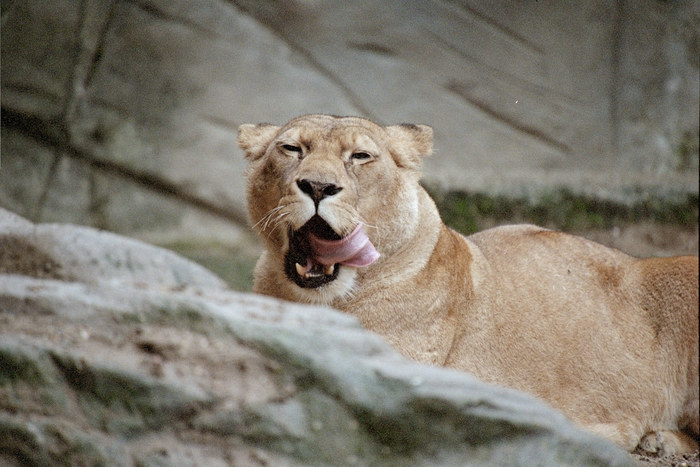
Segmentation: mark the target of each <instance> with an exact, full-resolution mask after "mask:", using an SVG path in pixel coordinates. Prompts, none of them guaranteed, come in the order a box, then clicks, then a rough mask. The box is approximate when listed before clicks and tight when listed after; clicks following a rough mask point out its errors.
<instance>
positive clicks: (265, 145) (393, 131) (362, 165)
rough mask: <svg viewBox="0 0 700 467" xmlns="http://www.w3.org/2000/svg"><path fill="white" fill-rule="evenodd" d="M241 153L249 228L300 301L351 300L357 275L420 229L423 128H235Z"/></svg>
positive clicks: (320, 123) (331, 124)
mask: <svg viewBox="0 0 700 467" xmlns="http://www.w3.org/2000/svg"><path fill="white" fill-rule="evenodd" d="M239 145H240V146H241V148H243V149H244V150H245V151H246V157H247V158H248V159H249V160H250V168H249V171H248V174H247V177H248V178H247V180H248V185H247V193H248V212H249V216H250V220H251V222H252V224H253V226H254V229H255V230H256V232H257V233H258V234H259V235H260V237H261V238H262V239H263V241H264V242H265V247H266V250H267V253H266V254H267V255H268V257H267V259H268V260H269V261H270V264H273V265H274V266H273V267H276V268H280V270H281V271H268V272H269V273H270V274H274V273H275V272H283V276H284V278H285V280H286V281H288V283H289V284H286V285H289V286H290V287H292V289H293V291H294V293H295V296H296V298H297V299H301V300H304V301H310V302H325V303H329V302H330V301H332V299H334V298H336V297H338V296H343V295H345V294H347V293H348V292H350V291H351V289H352V287H353V285H354V283H355V279H356V275H357V272H358V269H359V268H364V267H368V268H369V267H373V263H375V261H377V260H378V261H379V262H381V261H382V258H383V257H385V256H389V255H391V254H392V253H393V252H394V251H395V250H397V249H398V248H400V247H401V244H402V241H403V240H404V239H405V238H408V236H409V235H410V234H412V233H413V230H414V229H415V227H416V223H417V216H418V212H417V206H416V204H417V203H416V190H417V183H418V178H419V168H420V158H421V156H423V155H426V154H429V153H430V152H431V149H432V130H431V129H430V128H429V127H426V126H422V125H398V126H391V127H381V126H379V125H376V124H374V123H372V122H370V121H368V120H365V119H362V118H355V117H344V118H339V117H331V116H327V115H309V116H304V117H299V118H297V119H294V120H292V121H291V122H289V123H288V124H287V125H285V126H284V127H277V126H272V125H265V124H262V125H241V127H240V128H239Z"/></svg>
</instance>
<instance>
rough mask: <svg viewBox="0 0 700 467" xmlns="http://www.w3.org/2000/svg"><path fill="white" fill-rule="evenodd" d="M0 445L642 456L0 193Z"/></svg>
mask: <svg viewBox="0 0 700 467" xmlns="http://www.w3.org/2000/svg"><path fill="white" fill-rule="evenodd" d="M76 242H79V244H80V245H81V246H82V251H83V252H84V253H83V254H81V253H80V249H78V248H75V245H76ZM18 248H19V250H18ZM18 252H21V255H18ZM115 258H118V260H115ZM46 265H50V267H47V266H46ZM129 274H133V277H132V278H131V279H129V278H128V276H129ZM0 463H2V464H3V465H124V466H131V465H142V466H143V465H153V466H155V465H158V466H162V465H173V466H180V465H182V466H185V465H207V466H215V465H236V466H239V465H275V466H277V465H282V466H283V465H343V466H346V465H387V466H388V465H528V466H529V465H557V466H558V465H577V466H581V465H628V464H631V458H630V457H629V456H628V455H627V454H625V453H623V452H621V451H619V450H618V449H617V448H615V447H614V446H612V445H610V444H609V443H607V442H605V441H603V440H600V439H597V438H595V437H593V436H591V435H589V434H586V433H583V432H581V431H579V430H578V429H576V428H574V427H573V426H572V425H571V424H570V423H569V422H568V421H567V420H566V419H565V418H564V417H563V416H562V415H560V414H559V413H557V412H555V411H554V410H553V409H551V408H549V407H548V406H546V405H545V404H543V403H541V402H539V401H536V400H534V399H532V398H530V397H529V396H527V395H524V394H522V393H518V392H516V391H513V390H509V389H505V388H499V387H494V386H489V385H486V384H484V383H481V382H479V381H477V380H476V379H474V378H472V377H471V376H469V375H467V374H464V373H458V372H455V371H450V370H445V369H440V368H432V367H427V366H422V365H418V364H415V363H412V362H409V361H407V360H405V359H404V358H402V357H400V356H399V355H398V354H396V353H395V352H394V351H393V350H392V349H390V348H389V346H388V345H387V344H386V343H384V342H383V341H382V340H381V339H380V338H378V337H377V336H375V335H373V334H370V333H368V332H365V331H364V330H362V329H361V328H360V326H359V325H358V323H357V321H356V320H355V319H354V318H352V317H350V316H347V315H343V314H341V313H338V312H336V311H333V310H330V309H326V308H319V307H306V306H301V305H297V304H291V303H284V302H280V301H275V300H272V299H269V298H265V297H259V296H254V295H246V294H240V293H236V292H232V291H230V290H228V289H227V288H226V287H224V286H223V285H222V283H221V281H220V280H218V279H217V278H216V277H214V276H212V275H211V274H209V273H206V272H205V271H202V269H201V268H200V267H199V266H196V265H193V264H191V263H188V262H186V261H185V260H181V259H179V258H176V257H174V256H173V255H172V254H170V253H168V252H164V251H163V250H161V249H158V248H155V247H151V246H148V245H145V244H140V243H138V242H135V241H133V240H128V239H125V238H121V237H118V236H115V235H106V234H105V233H104V232H99V231H95V230H92V229H87V228H83V227H74V226H69V225H60V226H59V225H41V224H39V225H33V224H31V223H29V222H27V221H25V220H23V219H21V218H19V217H18V216H16V215H14V214H12V213H9V212H7V211H4V210H0Z"/></svg>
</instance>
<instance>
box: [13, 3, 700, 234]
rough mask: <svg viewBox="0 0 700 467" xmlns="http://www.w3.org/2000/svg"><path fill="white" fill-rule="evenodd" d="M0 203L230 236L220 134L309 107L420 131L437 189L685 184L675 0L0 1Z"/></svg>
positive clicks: (699, 16) (685, 17)
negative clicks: (432, 150) (430, 143)
mask: <svg viewBox="0 0 700 467" xmlns="http://www.w3.org/2000/svg"><path fill="white" fill-rule="evenodd" d="M2 21H3V24H2V40H1V41H0V42H1V44H2V80H1V81H2V117H3V125H2V170H0V206H4V207H6V208H9V209H11V210H13V211H15V212H18V213H20V214H22V215H24V216H25V217H28V218H31V219H33V220H37V221H42V222H71V223H79V224H87V225H92V226H96V227H100V228H105V229H109V230H113V231H118V232H122V233H129V234H133V233H142V232H149V231H170V232H178V233H180V234H181V235H182V236H185V235H186V234H189V233H191V234H192V235H194V236H198V237H201V236H207V235H208V236H215V237H219V238H233V237H236V236H237V235H239V234H240V230H239V229H237V227H236V226H235V225H232V224H231V221H234V224H235V223H239V224H242V223H244V222H245V214H244V212H245V210H244V196H243V185H244V183H243V171H244V168H245V162H244V161H243V158H242V157H241V154H240V152H239V151H238V150H237V149H236V144H235V139H236V135H235V130H236V127H237V126H238V125H239V124H241V123H245V122H259V121H274V122H277V123H282V122H285V121H286V120H288V119H289V118H291V117H293V116H296V115H299V114H303V113H309V112H324V113H335V114H360V115H364V116H368V117H371V118H374V119H376V120H378V121H379V122H381V123H397V122H404V121H406V122H421V123H426V124H430V125H432V126H434V127H435V130H436V133H435V135H436V142H435V147H436V154H435V156H434V157H433V158H431V159H430V160H428V161H427V163H426V178H427V179H428V180H429V181H430V182H431V183H434V184H437V185H441V186H442V187H444V188H447V189H466V190H469V191H473V192H485V193H506V194H518V195H519V194H523V193H525V194H528V195H532V196H536V195H537V194H538V193H541V192H546V191H547V190H551V189H555V188H557V187H565V188H568V189H571V190H573V191H574V192H579V193H584V194H586V195H592V196H596V197H601V198H606V199H615V200H621V201H627V202H629V201H634V200H636V199H639V198H643V197H645V196H659V197H664V196H671V197H673V196H681V197H683V196H685V195H686V194H687V193H697V192H698V159H697V157H698V150H697V148H698V88H699V85H698V84H699V78H698V76H699V71H698V61H697V56H698V49H697V47H698V45H697V44H698V31H699V30H700V29H699V28H698V26H699V25H700V7H699V6H698V3H697V2H696V1H693V0H678V1H674V2H660V1H656V0H640V1H635V2H622V1H620V2H606V1H598V0H596V1H588V2H571V3H566V2H543V1H540V2H516V3H513V2H510V1H489V2H470V1H466V0H436V1H431V2H425V1H423V0H408V1H406V0H371V1H365V2H361V3H355V2H345V1H342V0H329V1H324V2H317V1H315V0H295V1H289V2H277V1H272V0H263V1H257V0H256V1H248V0H235V1H223V0H195V1H192V0H138V1H121V0H89V1H82V2H80V1H77V0H56V1H52V2H50V5H47V4H46V2H43V1H40V0H28V1H9V2H3V5H2Z"/></svg>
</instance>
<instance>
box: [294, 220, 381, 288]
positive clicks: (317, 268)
mask: <svg viewBox="0 0 700 467" xmlns="http://www.w3.org/2000/svg"><path fill="white" fill-rule="evenodd" d="M378 258H379V253H378V252H377V250H376V249H375V248H374V245H372V242H370V240H369V238H368V237H367V235H366V234H365V232H364V231H363V229H362V224H358V225H357V226H356V227H355V229H354V230H353V231H352V232H351V233H350V234H349V235H347V236H345V237H341V236H340V235H338V234H337V233H336V232H335V231H334V230H333V229H332V228H331V226H330V225H328V223H327V222H326V221H324V220H323V219H322V218H321V217H320V216H318V215H315V216H314V217H312V218H311V219H310V220H309V221H308V222H307V223H306V224H304V225H303V226H302V228H301V229H299V230H297V231H293V230H292V231H290V232H289V251H288V252H287V255H286V257H285V265H284V267H285V273H286V275H287V277H288V278H289V279H290V280H291V281H293V282H294V283H295V284H297V285H298V286H299V287H303V288H316V287H320V286H322V285H324V284H327V283H329V282H331V281H334V280H335V279H336V278H337V277H338V271H339V270H340V268H341V267H342V266H352V267H365V266H369V265H370V264H372V263H374V262H375V261H376V260H377V259H378Z"/></svg>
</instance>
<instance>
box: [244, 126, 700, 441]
mask: <svg viewBox="0 0 700 467" xmlns="http://www.w3.org/2000/svg"><path fill="white" fill-rule="evenodd" d="M238 131H239V133H238V134H239V137H238V138H239V139H238V141H239V145H240V147H241V148H242V149H243V150H244V151H245V154H246V157H247V159H248V160H249V164H250V165H249V170H248V173H247V196H248V210H249V216H250V220H251V222H252V224H253V226H254V229H255V230H256V232H257V233H258V234H259V235H260V238H261V239H262V241H263V242H264V252H263V254H262V256H261V257H260V259H259V261H258V263H257V266H256V269H255V285H254V290H255V291H256V292H258V293H261V294H266V295H271V296H273V297H279V298H282V299H286V300H293V301H298V302H309V303H321V304H328V305H331V306H333V307H335V308H337V309H340V310H343V311H345V312H348V313H352V314H354V315H357V316H358V317H359V319H360V320H361V322H362V324H363V325H364V326H365V327H366V328H367V329H370V330H372V331H375V332H377V333H379V334H381V335H382V336H384V337H385V338H386V339H387V340H388V341H389V342H390V343H391V344H392V345H393V346H394V347H395V348H396V349H397V350H398V351H399V352H401V353H403V354H404V355H406V356H408V357H410V358H412V359H414V360H417V361H420V362H425V363H430V364H434V365H443V366H447V367H451V368H458V369H460V370H465V371H468V372H470V373H472V374H474V375H476V376H477V377H479V378H481V379H483V380H485V381H488V382H491V383H496V384H501V385H505V386H510V387H513V388H517V389H520V390H523V391H526V392H529V393H531V394H534V395H536V396H539V397H540V398H542V399H544V400H546V401H548V402H549V403H550V404H552V405H553V406H555V407H557V408H559V409H560V410H562V411H563V412H564V413H565V414H566V415H567V416H568V417H570V418H571V419H572V420H574V421H575V422H576V423H578V424H579V425H581V426H583V427H584V428H587V429H588V430H590V431H593V432H595V433H598V434H600V435H602V436H604V437H607V438H608V439H610V440H612V441H614V442H615V443H617V444H618V445H620V446H621V447H623V448H624V449H626V450H629V451H631V450H634V449H635V447H636V446H637V445H638V444H639V445H640V446H641V447H642V448H644V449H646V450H649V451H657V452H661V453H672V452H683V451H691V450H694V449H697V443H696V441H695V440H694V439H693V437H695V438H696V439H697V437H698V258H697V257H677V258H668V259H636V258H633V257H630V256H628V255H626V254H624V253H622V252H620V251H617V250H613V249H610V248H607V247H605V246H602V245H599V244H597V243H594V242H591V241H588V240H586V239H584V238H580V237H576V236H572V235H567V234H565V233H560V232H553V231H550V230H546V229H542V228H538V227H535V226H531V225H515V226H509V227H498V228H494V229H490V230H486V231H484V232H481V233H478V234H476V235H471V236H469V237H466V238H465V237H463V236H462V235H460V234H458V233H456V232H454V231H452V230H450V229H449V228H447V227H446V226H445V225H444V224H443V223H442V221H441V219H440V216H439V214H438V211H437V209H436V207H435V204H434V203H433V201H432V200H431V198H430V197H429V196H428V194H427V193H426V192H425V191H424V190H423V188H422V187H421V186H420V185H419V183H418V180H419V178H420V168H421V159H422V157H423V156H426V155H428V154H430V153H431V152H432V139H433V132H432V129H431V128H430V127H428V126H424V125H406V124H404V125H397V126H387V127H382V126H379V125H377V124H375V123H373V122H371V121H369V120H366V119H363V118H356V117H342V118H341V117H333V116H328V115H307V116H303V117H299V118H296V119H294V120H292V121H290V122H289V123H287V124H286V125H284V126H282V127H279V126H273V125H269V124H260V125H249V124H246V125H241V126H240V128H239V130H238ZM682 431H685V432H686V433H683V432H682Z"/></svg>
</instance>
